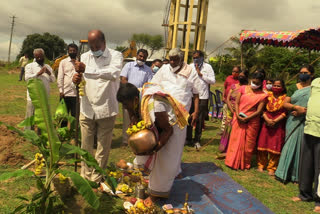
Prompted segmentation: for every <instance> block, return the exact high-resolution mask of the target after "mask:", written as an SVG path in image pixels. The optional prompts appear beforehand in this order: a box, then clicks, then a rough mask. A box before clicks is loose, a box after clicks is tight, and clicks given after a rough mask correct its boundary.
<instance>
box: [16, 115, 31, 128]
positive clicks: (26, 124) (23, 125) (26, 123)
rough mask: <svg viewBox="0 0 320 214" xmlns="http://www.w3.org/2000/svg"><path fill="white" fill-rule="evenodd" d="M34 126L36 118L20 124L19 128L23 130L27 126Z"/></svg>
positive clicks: (29, 118)
mask: <svg viewBox="0 0 320 214" xmlns="http://www.w3.org/2000/svg"><path fill="white" fill-rule="evenodd" d="M33 125H34V116H31V117H28V118H27V119H25V120H23V121H22V122H21V123H19V124H18V127H19V128H23V127H25V126H33Z"/></svg>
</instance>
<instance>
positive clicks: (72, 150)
mask: <svg viewBox="0 0 320 214" xmlns="http://www.w3.org/2000/svg"><path fill="white" fill-rule="evenodd" d="M70 154H78V155H79V156H80V157H81V158H80V159H74V158H72V159H69V160H67V162H68V163H71V164H73V163H75V162H80V161H84V162H85V163H86V164H87V165H88V166H89V167H92V168H94V169H96V171H97V172H99V173H100V174H102V175H104V177H105V179H106V181H107V183H108V184H109V185H110V186H111V187H112V191H114V192H115V187H114V185H113V182H112V181H111V179H110V177H109V175H108V174H107V173H106V171H105V170H103V169H102V168H101V167H100V166H99V164H98V162H97V160H96V159H95V158H94V157H93V156H92V155H91V154H90V153H89V152H88V151H86V150H83V149H81V148H79V147H77V146H73V145H71V144H68V143H64V144H62V146H61V149H60V157H64V156H66V155H70Z"/></svg>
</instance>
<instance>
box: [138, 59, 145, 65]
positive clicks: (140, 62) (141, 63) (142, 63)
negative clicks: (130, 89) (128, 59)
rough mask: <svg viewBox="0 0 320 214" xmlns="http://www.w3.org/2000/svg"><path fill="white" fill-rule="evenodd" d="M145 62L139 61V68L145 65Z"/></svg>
mask: <svg viewBox="0 0 320 214" xmlns="http://www.w3.org/2000/svg"><path fill="white" fill-rule="evenodd" d="M144 63H145V62H144V61H141V60H137V64H138V65H139V66H143V65H144Z"/></svg>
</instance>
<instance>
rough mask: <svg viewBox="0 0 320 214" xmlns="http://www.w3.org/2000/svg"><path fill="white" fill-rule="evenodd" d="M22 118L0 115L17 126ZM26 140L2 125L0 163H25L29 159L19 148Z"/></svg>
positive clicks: (3, 120)
mask: <svg viewBox="0 0 320 214" xmlns="http://www.w3.org/2000/svg"><path fill="white" fill-rule="evenodd" d="M21 120H22V118H20V117H14V116H0V121H2V122H4V123H7V124H9V125H12V126H15V125H16V124H18V123H19V122H20V121H21ZM23 143H26V141H25V140H24V139H22V138H20V137H19V135H18V134H16V133H15V132H13V131H11V130H8V129H7V128H6V127H5V126H0V164H6V165H11V166H15V165H18V164H25V163H27V162H28V160H27V159H26V158H25V157H24V156H23V155H22V154H20V153H19V152H17V150H18V149H19V147H21V145H22V144H23Z"/></svg>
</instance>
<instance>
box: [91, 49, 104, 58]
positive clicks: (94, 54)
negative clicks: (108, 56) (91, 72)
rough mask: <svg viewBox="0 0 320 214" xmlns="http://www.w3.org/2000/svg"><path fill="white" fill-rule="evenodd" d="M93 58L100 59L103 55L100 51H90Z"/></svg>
mask: <svg viewBox="0 0 320 214" xmlns="http://www.w3.org/2000/svg"><path fill="white" fill-rule="evenodd" d="M92 54H93V56H95V57H100V56H102V54H103V51H102V50H98V51H92Z"/></svg>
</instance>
